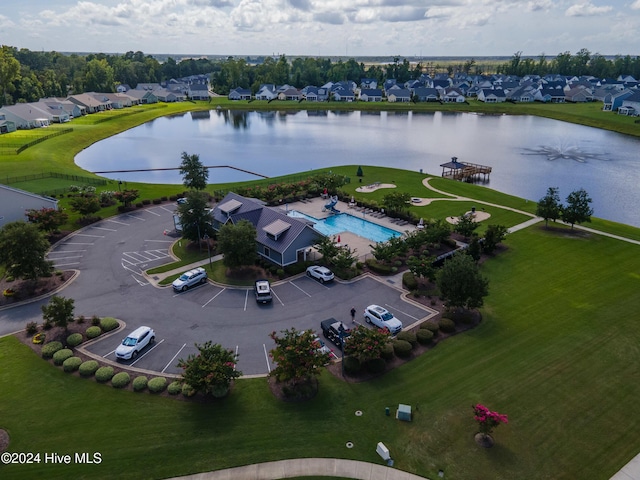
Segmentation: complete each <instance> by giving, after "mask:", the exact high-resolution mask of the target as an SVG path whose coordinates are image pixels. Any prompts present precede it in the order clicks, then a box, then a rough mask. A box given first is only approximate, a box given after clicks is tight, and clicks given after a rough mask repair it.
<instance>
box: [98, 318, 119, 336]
mask: <svg viewBox="0 0 640 480" xmlns="http://www.w3.org/2000/svg"><path fill="white" fill-rule="evenodd" d="M119 326H120V324H119V323H118V320H116V319H115V318H113V317H104V318H102V319H100V328H102V331H103V332H110V331H111V330H115V329H116V328H118V327H119Z"/></svg>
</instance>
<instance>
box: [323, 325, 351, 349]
mask: <svg viewBox="0 0 640 480" xmlns="http://www.w3.org/2000/svg"><path fill="white" fill-rule="evenodd" d="M320 326H321V327H322V334H323V335H324V336H325V338H327V339H328V340H330V341H331V342H332V343H333V344H334V345H335V346H336V347H338V348H339V349H340V350H342V345H343V344H344V343H346V340H347V337H348V336H349V335H351V330H349V329H348V328H347V326H346V325H345V324H344V323H342V322H341V321H339V320H336V319H335V318H329V319H327V320H323V321H322V322H320ZM340 337H342V338H340Z"/></svg>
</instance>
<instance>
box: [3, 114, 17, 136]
mask: <svg viewBox="0 0 640 480" xmlns="http://www.w3.org/2000/svg"><path fill="white" fill-rule="evenodd" d="M16 130H17V128H16V124H15V122H12V121H10V120H7V118H6V116H5V114H4V113H2V112H0V133H11V132H15V131H16Z"/></svg>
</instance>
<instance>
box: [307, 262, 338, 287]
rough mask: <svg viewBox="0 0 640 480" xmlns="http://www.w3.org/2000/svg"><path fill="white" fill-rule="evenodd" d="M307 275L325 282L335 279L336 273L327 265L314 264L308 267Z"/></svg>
mask: <svg viewBox="0 0 640 480" xmlns="http://www.w3.org/2000/svg"><path fill="white" fill-rule="evenodd" d="M307 277H311V278H315V279H316V280H319V281H320V283H324V282H330V281H331V280H333V279H334V278H335V275H334V274H333V272H332V271H331V270H329V269H328V268H327V267H322V266H320V265H313V266H311V267H309V268H307Z"/></svg>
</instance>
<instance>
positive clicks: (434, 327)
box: [420, 322, 440, 337]
mask: <svg viewBox="0 0 640 480" xmlns="http://www.w3.org/2000/svg"><path fill="white" fill-rule="evenodd" d="M420 328H421V329H425V330H429V331H430V332H431V333H433V336H434V337H435V336H436V335H438V331H439V330H440V325H438V324H437V323H435V322H424V323H423V324H422V325H420Z"/></svg>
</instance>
